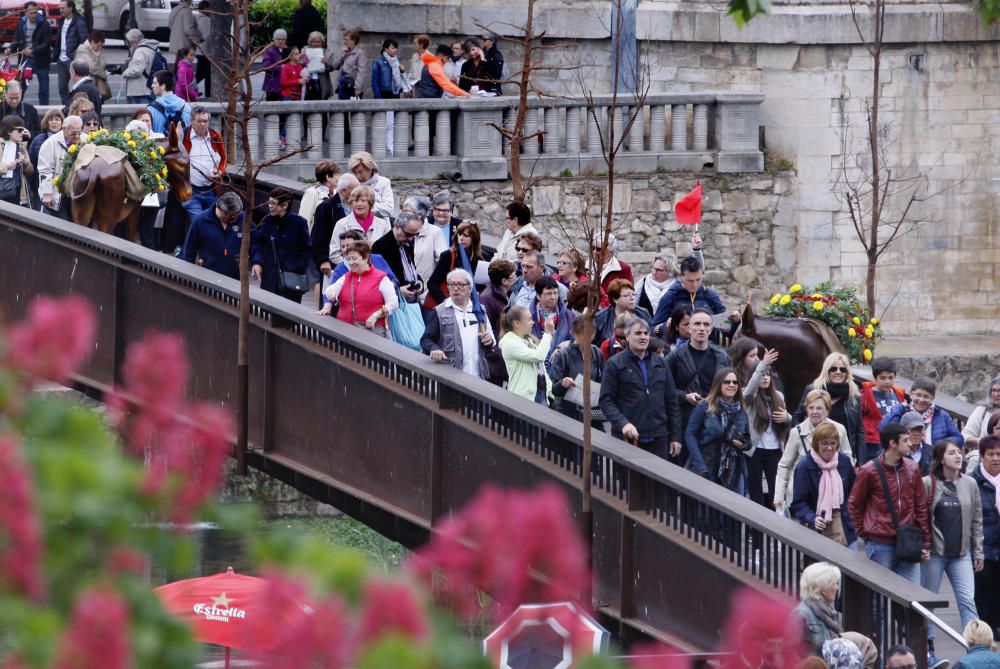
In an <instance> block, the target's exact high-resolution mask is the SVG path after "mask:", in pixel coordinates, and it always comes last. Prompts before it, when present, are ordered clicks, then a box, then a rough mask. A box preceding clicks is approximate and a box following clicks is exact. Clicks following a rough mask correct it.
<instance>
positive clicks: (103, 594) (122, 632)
mask: <svg viewBox="0 0 1000 669" xmlns="http://www.w3.org/2000/svg"><path fill="white" fill-rule="evenodd" d="M129 627H130V623H129V610H128V605H127V604H126V603H125V601H124V600H123V599H122V597H121V596H120V595H119V594H118V593H117V592H115V591H114V590H112V589H110V588H107V587H96V588H92V589H90V590H87V591H85V592H83V593H82V594H81V595H80V597H79V598H78V599H77V601H76V606H75V607H74V608H73V617H72V618H71V620H70V625H69V629H68V630H66V633H65V635H64V636H63V639H62V644H61V645H60V648H59V654H58V656H57V657H56V661H55V664H53V665H52V668H53V669H129V668H130V667H132V666H133V665H132V647H131V635H130V633H129Z"/></svg>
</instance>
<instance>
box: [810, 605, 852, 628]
mask: <svg viewBox="0 0 1000 669" xmlns="http://www.w3.org/2000/svg"><path fill="white" fill-rule="evenodd" d="M805 605H806V606H807V607H809V610H810V611H812V612H813V614H814V615H815V616H816V617H817V618H819V620H820V622H821V623H823V624H824V625H826V627H828V628H829V629H830V631H831V632H833V633H834V634H840V633H841V632H843V631H844V629H843V627H842V626H841V624H840V613H838V612H837V609H835V608H834V607H833V604H827V603H826V602H824V601H823V600H821V599H807V600H805Z"/></svg>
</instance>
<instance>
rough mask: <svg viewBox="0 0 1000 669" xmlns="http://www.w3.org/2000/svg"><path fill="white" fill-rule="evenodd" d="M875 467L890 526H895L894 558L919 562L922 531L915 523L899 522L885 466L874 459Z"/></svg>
mask: <svg viewBox="0 0 1000 669" xmlns="http://www.w3.org/2000/svg"><path fill="white" fill-rule="evenodd" d="M875 468H876V469H878V477H879V478H880V479H881V480H882V491H883V492H884V493H885V501H886V504H888V506H889V513H890V514H892V526H893V527H894V528H896V559H897V560H899V561H900V562H920V559H921V556H922V554H923V551H924V533H923V531H921V529H920V528H919V527H918V526H916V525H910V524H904V525H900V524H899V515H898V514H897V513H896V505H895V503H893V501H892V494H891V493H890V492H889V481H887V480H886V478H885V468H884V467H883V466H882V463H881V462H880V461H879V460H875Z"/></svg>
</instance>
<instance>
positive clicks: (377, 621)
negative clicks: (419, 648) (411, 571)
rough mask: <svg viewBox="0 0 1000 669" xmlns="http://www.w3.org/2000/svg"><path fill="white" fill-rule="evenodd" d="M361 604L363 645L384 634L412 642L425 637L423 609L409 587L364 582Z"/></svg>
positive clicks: (397, 582) (373, 580)
mask: <svg viewBox="0 0 1000 669" xmlns="http://www.w3.org/2000/svg"><path fill="white" fill-rule="evenodd" d="M363 601H364V610H363V611H362V613H361V641H362V643H364V644H367V643H370V642H372V641H374V640H376V639H377V638H378V637H380V636H382V635H384V634H399V635H401V636H404V637H407V638H410V639H413V640H415V641H423V640H424V639H426V638H427V635H428V624H427V620H426V619H425V617H424V610H423V607H422V606H421V604H420V601H419V600H418V598H417V595H416V593H415V592H414V591H413V588H411V587H410V586H409V585H407V584H405V583H402V582H399V581H384V580H380V579H375V578H370V579H368V581H366V582H365V587H364V595H363Z"/></svg>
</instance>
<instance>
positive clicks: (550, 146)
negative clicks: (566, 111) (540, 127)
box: [542, 107, 562, 153]
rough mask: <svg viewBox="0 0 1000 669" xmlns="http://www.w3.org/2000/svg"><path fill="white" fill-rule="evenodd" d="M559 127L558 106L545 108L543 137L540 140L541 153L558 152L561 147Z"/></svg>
mask: <svg viewBox="0 0 1000 669" xmlns="http://www.w3.org/2000/svg"><path fill="white" fill-rule="evenodd" d="M559 128H560V123H559V107H549V108H548V109H546V110H545V138H544V140H543V142H542V152H543V153H559V149H560V148H562V139H561V138H560V137H559Z"/></svg>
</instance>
